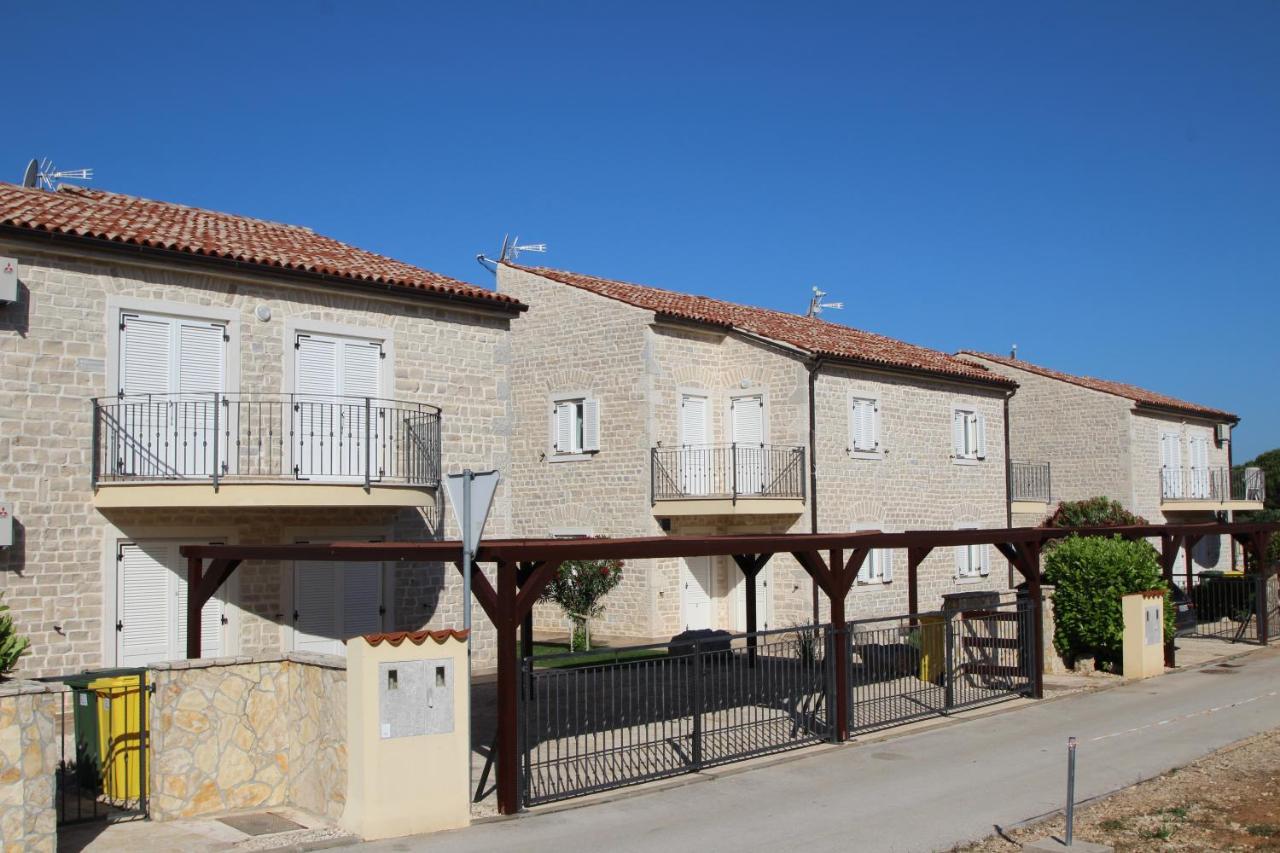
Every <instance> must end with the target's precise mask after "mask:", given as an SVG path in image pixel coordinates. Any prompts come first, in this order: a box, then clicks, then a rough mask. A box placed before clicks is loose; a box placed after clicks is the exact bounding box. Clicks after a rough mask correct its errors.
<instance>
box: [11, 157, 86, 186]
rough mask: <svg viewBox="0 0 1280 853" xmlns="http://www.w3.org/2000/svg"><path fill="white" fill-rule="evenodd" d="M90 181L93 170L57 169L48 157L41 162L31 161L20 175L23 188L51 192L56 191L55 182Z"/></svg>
mask: <svg viewBox="0 0 1280 853" xmlns="http://www.w3.org/2000/svg"><path fill="white" fill-rule="evenodd" d="M63 180H70V181H92V180H93V169H61V170H60V169H58V168H57V167H56V166H54V165H53V161H52V160H50V159H49V158H48V157H45V158H44V159H43V160H32V161H31V162H30V163H28V164H27V170H26V171H25V172H24V173H23V175H22V185H23V186H24V187H42V188H44V189H46V190H49V191H50V192H52V191H53V190H55V189H57V182H58V181H63Z"/></svg>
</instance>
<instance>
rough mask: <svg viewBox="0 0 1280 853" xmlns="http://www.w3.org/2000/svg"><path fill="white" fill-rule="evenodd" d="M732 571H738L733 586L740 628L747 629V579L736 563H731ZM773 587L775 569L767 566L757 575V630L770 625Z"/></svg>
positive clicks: (765, 628)
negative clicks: (770, 592)
mask: <svg viewBox="0 0 1280 853" xmlns="http://www.w3.org/2000/svg"><path fill="white" fill-rule="evenodd" d="M729 570H730V571H734V572H737V573H738V582H737V584H735V585H734V588H733V606H734V610H735V611H736V612H737V625H738V630H740V631H745V630H747V579H746V577H745V576H744V575H743V574H742V570H741V569H739V568H738V567H737V565H736V564H730V566H729ZM772 587H773V569H772V568H771V567H770V566H765V567H764V568H763V569H761V570H760V572H759V573H758V574H757V575H756V630H757V631H764V630H767V629H768V628H769V625H770V613H769V598H770V597H769V590H770V589H772Z"/></svg>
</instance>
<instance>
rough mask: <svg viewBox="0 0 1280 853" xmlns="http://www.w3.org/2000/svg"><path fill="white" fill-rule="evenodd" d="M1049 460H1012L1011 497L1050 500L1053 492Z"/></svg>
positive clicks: (1010, 476)
mask: <svg viewBox="0 0 1280 853" xmlns="http://www.w3.org/2000/svg"><path fill="white" fill-rule="evenodd" d="M1051 473H1052V472H1051V470H1050V468H1049V463H1048V462H1010V463H1009V499H1010V500H1014V501H1044V502H1045V503H1048V502H1049V496H1050V495H1051V494H1052V493H1053V492H1052V485H1053V483H1052V478H1051Z"/></svg>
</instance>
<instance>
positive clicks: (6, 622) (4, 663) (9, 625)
mask: <svg viewBox="0 0 1280 853" xmlns="http://www.w3.org/2000/svg"><path fill="white" fill-rule="evenodd" d="M3 597H4V593H3V592H0V598H3ZM30 645H31V641H30V640H28V639H27V638H26V637H19V636H18V632H17V629H15V628H14V627H13V617H11V616H10V615H9V607H8V605H6V604H5V603H4V602H0V678H3V677H4V676H6V675H8V674H9V673H11V672H13V670H14V668H15V667H16V666H17V665H18V658H20V657H22V656H23V655H24V654H26V653H27V648H28V647H29V646H30Z"/></svg>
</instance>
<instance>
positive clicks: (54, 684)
mask: <svg viewBox="0 0 1280 853" xmlns="http://www.w3.org/2000/svg"><path fill="white" fill-rule="evenodd" d="M70 689H71V688H69V687H67V685H65V684H63V683H62V682H61V681H27V680H25V679H18V680H14V681H0V696H32V695H36V694H40V693H66V692H67V691H68V690H70Z"/></svg>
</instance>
